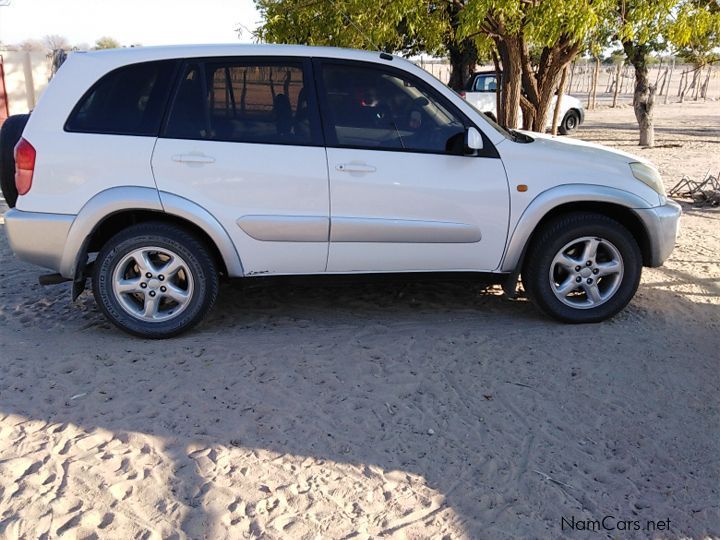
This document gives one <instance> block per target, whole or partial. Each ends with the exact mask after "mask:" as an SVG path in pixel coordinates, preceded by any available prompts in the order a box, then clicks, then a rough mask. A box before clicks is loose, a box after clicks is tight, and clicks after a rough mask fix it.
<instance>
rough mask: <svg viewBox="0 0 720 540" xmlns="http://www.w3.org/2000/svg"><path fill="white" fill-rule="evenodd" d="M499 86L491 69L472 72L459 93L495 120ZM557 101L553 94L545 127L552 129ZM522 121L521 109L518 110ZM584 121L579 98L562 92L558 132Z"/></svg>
mask: <svg viewBox="0 0 720 540" xmlns="http://www.w3.org/2000/svg"><path fill="white" fill-rule="evenodd" d="M499 87H500V80H499V77H498V74H497V73H496V72H495V71H494V70H493V71H479V72H477V73H474V74H473V75H472V76H471V77H470V79H469V80H468V82H467V84H466V85H465V89H464V90H463V91H462V92H461V93H460V95H461V96H462V97H464V98H465V99H466V100H467V101H468V102H469V103H471V104H472V105H473V106H474V107H475V108H476V109H478V110H479V111H480V112H482V113H485V114H487V115H488V116H489V117H490V118H491V119H492V120H497V89H498V88H499ZM556 103H557V95H555V96H553V98H552V102H551V105H550V108H549V110H548V118H547V119H546V123H545V124H546V126H545V129H547V130H550V129H552V118H553V113H554V111H555V104H556ZM520 119H521V121H522V111H520ZM584 121H585V108H584V107H583V105H582V103H581V102H580V100H579V99H577V98H575V97H573V96H570V95H567V94H563V98H562V101H561V102H560V111H559V114H558V132H559V133H561V134H563V135H567V134H568V133H570V132H572V131H574V130H576V129H577V128H578V127H579V126H580V124H582V123H583V122H584Z"/></svg>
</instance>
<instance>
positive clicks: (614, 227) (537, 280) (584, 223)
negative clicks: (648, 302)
mask: <svg viewBox="0 0 720 540" xmlns="http://www.w3.org/2000/svg"><path fill="white" fill-rule="evenodd" d="M641 272H642V255H641V253H640V248H639V247H638V244H637V242H636V241H635V238H634V237H633V235H632V234H631V233H630V231H628V230H627V229H626V228H625V227H624V226H623V225H622V224H620V223H618V222H617V221H615V220H614V219H611V218H609V217H607V216H603V215H600V214H583V213H572V214H566V215H564V216H560V217H559V218H556V219H555V220H553V221H551V222H549V223H548V224H546V225H545V226H543V228H542V229H540V230H539V231H538V233H537V234H536V236H535V238H534V239H533V243H532V245H531V246H530V249H529V251H528V254H527V257H526V262H525V265H524V268H523V272H522V280H523V285H524V286H525V289H526V291H527V293H528V296H529V297H530V299H531V300H532V301H533V303H535V304H536V305H537V306H538V307H539V308H540V309H542V310H543V311H544V312H545V313H547V314H548V315H550V316H552V317H554V318H556V319H559V320H561V321H563V322H569V323H590V322H599V321H602V320H605V319H608V318H610V317H612V316H613V315H615V314H616V313H618V312H619V311H620V310H622V309H623V308H624V307H625V306H626V305H627V304H628V303H629V302H630V300H631V299H632V297H633V296H634V295H635V291H637V288H638V285H639V284H640V274H641Z"/></svg>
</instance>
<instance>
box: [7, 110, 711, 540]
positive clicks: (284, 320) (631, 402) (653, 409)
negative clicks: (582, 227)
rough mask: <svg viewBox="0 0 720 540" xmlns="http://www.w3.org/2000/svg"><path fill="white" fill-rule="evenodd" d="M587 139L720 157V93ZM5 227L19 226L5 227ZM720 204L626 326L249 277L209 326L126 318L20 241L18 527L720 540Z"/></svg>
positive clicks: (704, 158)
mask: <svg viewBox="0 0 720 540" xmlns="http://www.w3.org/2000/svg"><path fill="white" fill-rule="evenodd" d="M657 123H658V133H657V135H658V147H657V148H655V149H652V150H640V149H638V148H636V147H635V141H636V136H637V135H636V132H635V125H634V119H633V116H632V110H631V109H630V108H628V107H624V108H621V109H616V110H610V109H601V110H598V111H594V112H589V113H588V118H587V124H586V126H584V127H583V128H582V129H581V131H580V132H579V134H578V136H580V137H582V138H586V139H589V140H593V141H597V142H601V143H605V144H610V145H612V146H615V147H618V148H622V149H623V150H629V151H637V152H638V153H639V154H641V155H644V156H647V157H649V158H651V159H652V160H654V161H655V163H657V164H658V165H659V167H660V169H661V170H662V172H663V173H664V175H665V178H666V182H667V184H668V186H670V185H672V184H673V183H674V182H675V181H676V180H677V179H679V177H680V176H681V175H682V174H683V173H686V174H690V175H693V176H695V177H697V176H701V175H702V174H704V173H705V171H706V169H707V168H708V167H710V166H712V167H713V170H718V169H720V129H719V127H720V104H718V103H707V104H686V105H685V106H683V107H679V106H672V107H660V108H659V110H658V114H657ZM2 228H3V227H2V225H0V229H2ZM719 231H720V211H718V210H717V209H693V208H691V207H690V206H689V205H686V206H685V215H684V216H683V218H682V235H681V237H680V239H679V245H678V247H677V249H676V250H675V252H674V253H673V256H672V258H671V259H670V261H669V262H668V263H667V264H666V266H665V267H663V268H660V269H655V270H646V271H645V273H644V275H643V280H642V285H641V287H640V290H639V292H638V294H637V296H636V298H635V300H634V301H633V302H632V304H631V305H630V306H629V307H628V308H627V309H626V310H625V311H624V312H623V313H621V314H620V315H618V316H617V317H615V318H614V319H613V320H611V321H608V322H605V323H602V324H597V325H587V326H565V325H562V324H558V323H555V322H552V321H550V320H548V319H546V318H544V317H543V316H541V315H539V314H538V313H537V312H536V310H535V309H534V308H533V307H532V306H531V305H530V304H529V303H528V302H527V301H525V300H523V299H519V300H516V301H510V300H507V299H506V298H504V297H503V296H501V295H500V294H499V291H498V290H497V289H496V288H484V287H483V286H482V285H480V284H477V283H474V282H465V283H448V284H427V283H419V282H412V281H408V282H407V283H402V284H394V285H388V284H373V285H368V284H365V285H361V284H359V285H351V286H345V287H342V288H332V287H324V288H321V287H300V286H289V285H282V286H273V287H268V286H265V287H260V288H253V289H249V290H245V289H244V288H243V287H242V286H241V285H240V284H238V283H233V284H226V285H224V286H223V288H222V290H221V298H220V301H219V304H218V305H217V307H216V309H215V310H214V312H213V313H212V315H211V317H210V318H209V320H208V321H207V322H206V323H205V324H203V325H202V326H201V327H199V328H198V329H197V330H196V331H194V332H192V333H190V334H189V335H186V336H184V337H181V338H178V339H175V340H172V341H165V342H151V341H142V340H138V339H134V338H131V337H128V336H126V335H124V334H122V333H120V332H119V331H117V330H115V329H114V328H112V327H110V325H109V324H107V323H106V322H105V321H104V319H103V318H102V316H101V314H100V313H99V312H98V311H97V309H96V308H95V306H94V302H93V300H92V297H91V296H90V295H89V294H87V293H86V294H85V295H84V296H82V297H81V298H80V299H79V301H78V302H77V303H75V304H72V303H71V302H70V300H69V292H68V288H67V286H65V285H62V286H55V287H46V288H42V287H40V286H38V285H37V275H38V274H39V273H41V272H42V271H41V270H39V269H37V268H35V267H32V266H30V265H26V264H24V263H20V262H18V261H17V260H15V259H14V258H13V257H12V256H11V253H10V251H9V249H8V245H7V241H6V238H5V234H4V232H3V231H0V359H1V360H0V537H2V538H17V537H21V538H38V537H45V538H47V537H55V536H63V537H65V536H66V537H68V538H95V537H100V538H185V537H189V538H245V537H265V538H281V537H283V538H319V537H323V538H367V537H393V538H426V537H433V538H492V539H501V538H516V537H524V538H559V537H569V538H585V537H598V536H599V537H628V536H629V537H632V536H637V537H647V536H651V534H650V533H648V532H632V533H630V534H628V533H626V532H618V531H617V530H616V531H607V532H602V533H598V534H591V535H588V534H587V533H582V532H577V531H575V532H573V531H571V530H568V529H567V528H566V529H565V530H563V529H562V528H561V519H562V518H565V519H566V520H570V519H571V518H574V519H575V520H576V521H581V520H587V519H602V518H603V517H604V516H614V519H613V520H611V521H609V522H608V523H609V524H615V523H616V522H617V521H619V520H639V521H640V522H641V523H642V525H643V526H644V524H645V520H656V521H661V520H667V519H669V520H670V532H669V533H667V532H666V533H657V534H654V535H652V536H658V537H668V538H676V537H680V536H683V535H685V536H691V537H694V538H700V537H703V536H713V537H720V414H719V410H718V409H719V405H720V399H719V397H718V396H719V393H718V386H719V385H720V384H719V383H720V370H718V359H719V354H718V350H719V349H720V333H719V332H720V305H719V304H720V234H719Z"/></svg>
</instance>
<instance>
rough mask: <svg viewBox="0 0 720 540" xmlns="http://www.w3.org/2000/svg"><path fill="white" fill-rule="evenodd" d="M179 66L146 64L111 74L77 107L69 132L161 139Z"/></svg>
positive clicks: (168, 62)
mask: <svg viewBox="0 0 720 540" xmlns="http://www.w3.org/2000/svg"><path fill="white" fill-rule="evenodd" d="M176 65H177V63H176V62H175V61H160V62H144V63H141V64H133V65H130V66H125V67H122V68H120V69H116V70H115V71H112V72H110V73H108V74H107V75H105V76H104V77H103V78H102V79H100V81H98V82H97V83H96V84H95V85H94V86H93V87H92V88H91V89H90V91H89V92H88V93H86V94H85V95H84V96H83V98H82V99H81V100H80V102H79V103H78V104H77V105H76V107H75V109H74V110H73V112H72V114H71V115H70V118H69V119H68V121H67V123H66V124H65V129H66V131H74V132H82V133H107V134H115V135H144V136H157V134H158V132H159V131H160V123H161V122H162V117H163V113H164V112H165V106H166V104H167V100H168V95H169V93H170V87H171V86H172V79H173V75H174V73H175V67H176Z"/></svg>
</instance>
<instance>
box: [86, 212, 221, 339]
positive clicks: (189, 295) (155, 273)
mask: <svg viewBox="0 0 720 540" xmlns="http://www.w3.org/2000/svg"><path fill="white" fill-rule="evenodd" d="M93 293H94V295H95V300H96V302H97V303H98V305H99V306H100V309H101V310H102V311H103V313H104V314H105V316H106V317H107V318H108V319H110V321H111V322H112V323H114V324H115V325H116V326H118V327H119V328H121V329H122V330H125V331H126V332H129V333H131V334H134V335H136V336H140V337H146V338H153V339H160V338H167V337H171V336H174V335H177V334H180V333H181V332H185V331H186V330H188V329H190V328H191V327H193V326H194V325H196V324H197V323H199V322H200V321H201V320H202V318H203V317H204V316H205V315H206V314H207V312H208V311H210V309H211V308H212V306H213V304H214V303H215V299H216V298H217V294H218V273H217V265H216V263H215V261H214V260H213V258H212V256H211V255H210V254H209V252H208V250H207V248H206V246H205V245H204V244H203V243H202V242H201V241H200V240H198V239H197V238H196V237H195V236H193V235H191V234H189V233H188V232H187V231H185V230H184V229H182V228H180V227H176V226H174V225H170V224H167V223H142V224H139V225H133V226H132V227H128V228H127V229H125V230H124V231H122V232H120V233H118V234H117V235H115V236H114V237H112V238H111V239H110V240H109V241H108V242H107V244H106V245H105V246H104V247H103V248H102V250H101V251H100V253H99V255H98V257H97V259H96V261H95V268H94V272H93Z"/></svg>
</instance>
